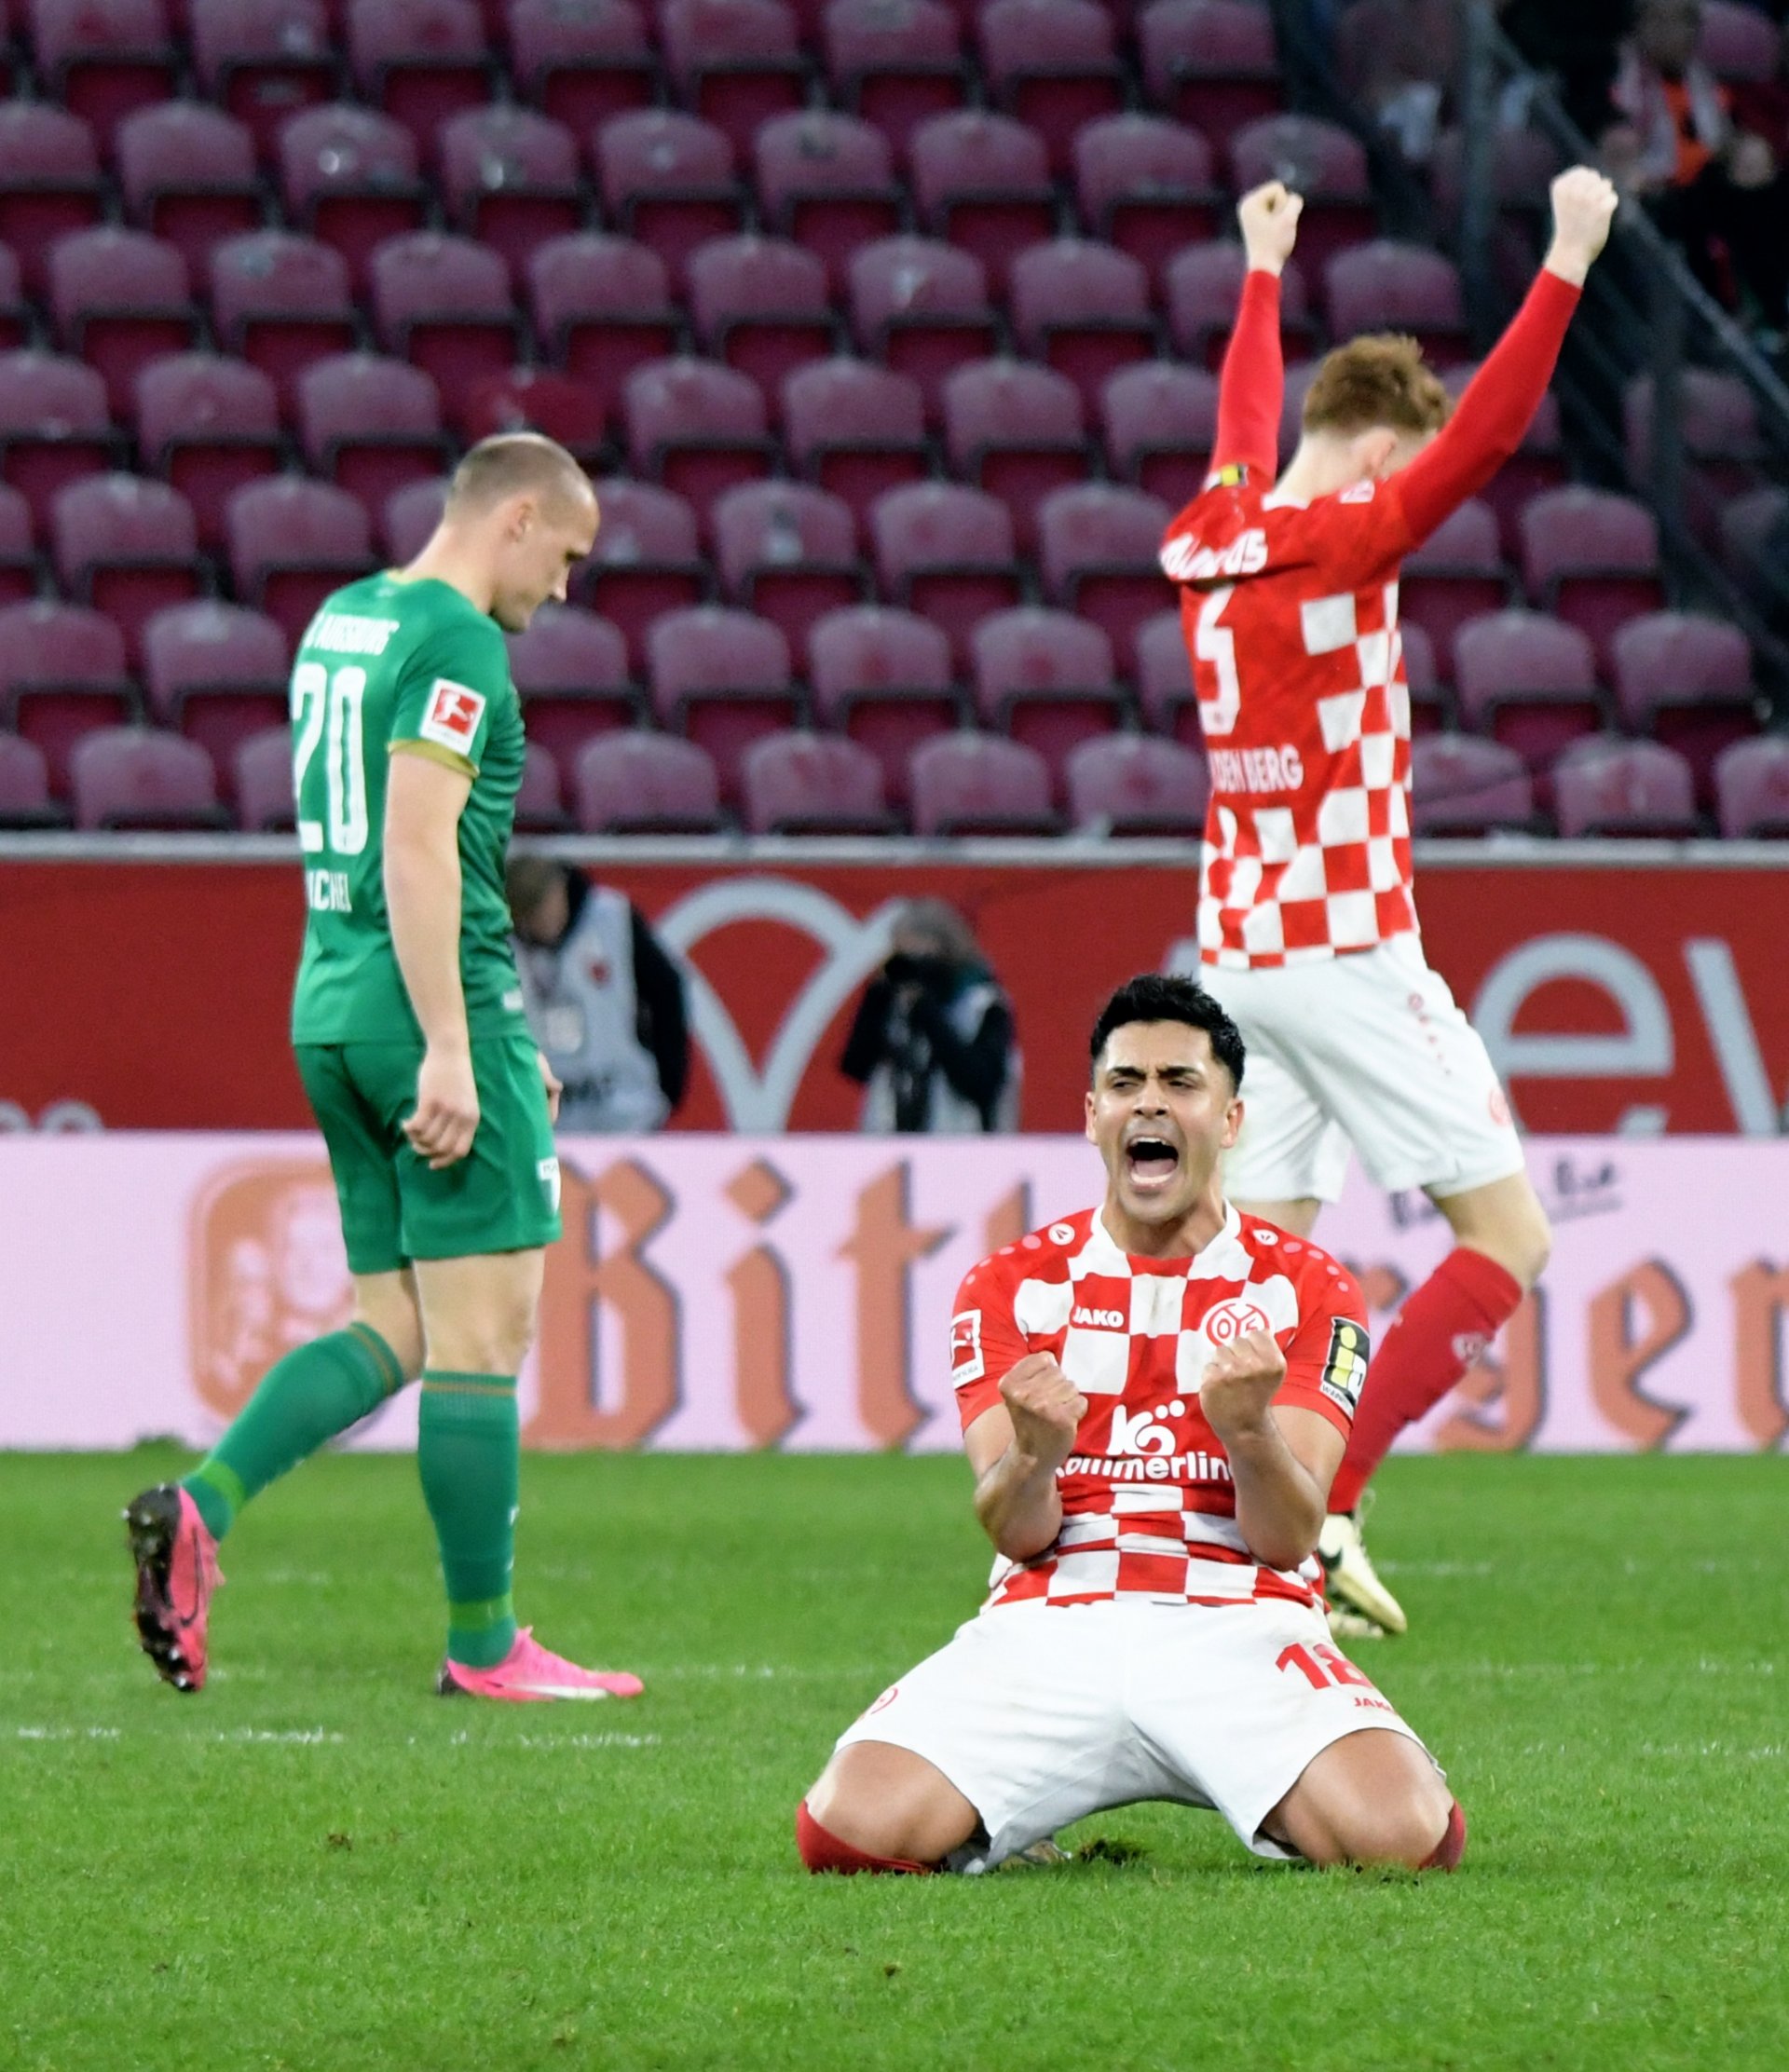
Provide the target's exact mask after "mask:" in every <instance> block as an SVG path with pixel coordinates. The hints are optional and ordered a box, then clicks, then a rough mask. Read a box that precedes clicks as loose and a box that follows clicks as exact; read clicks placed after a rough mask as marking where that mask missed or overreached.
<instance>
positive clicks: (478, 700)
mask: <svg viewBox="0 0 1789 2072" xmlns="http://www.w3.org/2000/svg"><path fill="white" fill-rule="evenodd" d="M484 716H485V694H484V692H483V691H480V690H471V689H469V688H467V686H466V685H464V684H457V683H454V682H453V681H451V679H449V678H448V677H446V676H438V677H436V679H435V684H434V688H433V689H432V690H430V693H429V704H428V708H427V710H426V711H425V712H424V713H423V716H422V725H421V727H420V729H418V732H419V734H420V736H421V738H422V739H423V740H424V741H432V742H433V743H435V745H436V746H437V747H438V748H451V749H452V750H453V751H454V753H455V754H456V755H457V756H470V755H471V752H472V743H473V742H474V741H476V740H477V738H478V728H479V722H480V721H481V720H482V719H483V718H484Z"/></svg>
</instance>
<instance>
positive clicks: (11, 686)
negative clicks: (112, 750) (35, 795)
mask: <svg viewBox="0 0 1789 2072" xmlns="http://www.w3.org/2000/svg"><path fill="white" fill-rule="evenodd" d="M139 711H140V706H139V702H138V697H137V688H136V686H135V684H134V683H132V682H131V680H130V676H129V675H127V674H126V671H125V656H124V635H123V634H121V633H120V632H119V631H118V629H117V627H116V626H115V625H114V624H113V623H112V621H111V620H109V619H108V618H106V616H105V615H104V613H103V612H98V611H93V610H90V609H89V607H87V606H85V605H58V604H52V603H50V602H49V600H48V599H47V598H41V597H38V598H33V599H32V600H31V601H30V602H29V603H28V604H21V605H7V606H6V607H4V608H3V609H0V727H9V728H11V729H14V730H15V731H16V732H18V733H20V734H23V735H24V736H25V738H26V739H27V740H28V741H32V742H34V743H36V745H37V746H38V747H39V748H40V749H42V751H43V753H44V757H45V759H46V761H47V762H48V766H49V777H50V784H51V788H52V789H53V790H54V791H56V792H57V793H58V794H59V795H60V794H61V793H63V792H65V791H66V789H67V786H68V758H69V752H70V751H71V749H72V748H73V747H74V745H75V743H76V742H77V741H78V740H79V739H80V737H81V736H82V735H83V734H85V733H90V732H91V731H92V730H93V729H95V728H96V727H112V726H124V725H128V724H129V723H130V721H132V720H134V719H135V718H137V716H138V715H139Z"/></svg>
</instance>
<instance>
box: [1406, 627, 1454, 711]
mask: <svg viewBox="0 0 1789 2072" xmlns="http://www.w3.org/2000/svg"><path fill="white" fill-rule="evenodd" d="M1398 645H1399V651H1400V659H1401V661H1402V662H1403V668H1404V685H1405V688H1407V689H1408V690H1409V692H1410V730H1411V733H1412V735H1413V736H1414V735H1416V734H1438V733H1440V732H1441V730H1442V729H1443V728H1445V727H1446V726H1447V725H1448V723H1449V721H1448V701H1447V692H1446V690H1445V688H1443V686H1442V684H1441V672H1440V670H1439V669H1438V668H1437V667H1436V664H1435V644H1434V642H1433V641H1432V640H1430V639H1429V637H1428V635H1427V634H1426V633H1425V632H1424V631H1423V629H1422V628H1421V627H1420V626H1419V625H1418V624H1417V623H1416V621H1415V620H1413V619H1405V620H1400V621H1399V626H1398Z"/></svg>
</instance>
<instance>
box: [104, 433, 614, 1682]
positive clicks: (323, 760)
mask: <svg viewBox="0 0 1789 2072" xmlns="http://www.w3.org/2000/svg"><path fill="white" fill-rule="evenodd" d="M596 523H597V511H596V498H595V494H594V491H593V490H592V488H591V485H590V483H589V481H588V479H587V478H586V476H585V475H584V472H583V470H581V469H580V467H579V465H578V463H577V461H576V460H575V459H573V457H571V455H570V454H568V453H567V451H566V450H565V449H564V447H562V446H557V445H555V444H553V442H552V441H551V440H548V439H543V438H540V437H539V435H538V434H535V433H532V432H520V433H512V434H507V435H505V436H503V437H500V438H497V439H487V440H485V442H484V443H482V444H479V445H476V446H474V447H473V448H472V450H471V452H470V453H469V454H468V455H467V456H466V457H465V458H464V460H462V461H461V462H460V464H459V467H458V469H457V470H456V472H455V474H454V477H453V480H452V481H451V482H450V483H449V484H448V488H447V499H446V507H445V510H444V514H443V517H442V521H441V525H440V526H439V528H438V529H437V530H436V532H435V533H434V535H433V537H432V538H430V541H429V542H428V544H427V545H426V546H425V547H424V548H423V550H422V552H421V553H420V554H419V555H418V556H417V559H416V560H415V561H414V562H412V563H411V564H410V566H408V567H406V568H403V569H396V570H387V571H385V572H384V573H383V574H378V575H373V576H369V577H367V578H366V579H364V580H363V581H361V582H357V583H351V584H349V585H348V588H346V589H345V590H338V591H336V592H335V594H334V595H333V596H331V597H329V598H328V599H326V600H325V602H324V604H323V606H322V607H321V610H320V611H319V612H318V613H317V616H316V617H315V618H314V619H313V620H311V622H310V625H309V626H308V628H307V630H306V633H305V637H304V639H303V640H302V641H301V642H300V644H299V648H298V659H297V663H296V666H295V667H294V671H293V678H292V713H293V755H294V788H295V791H296V797H297V819H298V846H299V849H300V850H301V852H303V856H304V864H305V891H306V899H307V907H308V914H307V923H306V932H305V949H304V959H303V961H302V963H301V964H300V966H299V972H298V985H297V991H296V994H295V997H294V1003H293V1031H292V1032H293V1041H294V1045H295V1046H296V1050H297V1058H298V1071H299V1076H300V1077H301V1078H302V1079H303V1081H304V1084H305V1092H306V1094H307V1096H308V1097H309V1099H310V1104H311V1107H312V1108H313V1109H314V1110H315V1111H316V1114H317V1121H318V1124H319V1125H320V1126H321V1130H322V1133H323V1138H324V1141H325V1143H326V1144H327V1146H328V1149H329V1163H330V1167H331V1170H332V1171H333V1173H334V1175H335V1190H336V1194H337V1196H338V1198H339V1200H340V1204H341V1211H342V1234H343V1237H344V1238H345V1240H346V1241H347V1247H348V1267H349V1270H350V1272H351V1273H352V1275H353V1277H354V1310H353V1315H352V1318H351V1320H350V1321H349V1322H348V1326H347V1328H346V1329H343V1330H339V1331H335V1332H332V1333H331V1334H330V1335H329V1336H327V1337H325V1338H320V1339H317V1340H315V1341H313V1342H312V1343H310V1344H308V1345H301V1346H299V1347H298V1348H297V1349H296V1350H295V1351H294V1352H291V1353H288V1354H287V1355H286V1356H285V1357H284V1358H283V1359H281V1360H280V1362H279V1363H278V1364H277V1365H276V1366H275V1367H274V1368H273V1369H272V1370H270V1371H269V1372H268V1374H267V1375H266V1378H265V1379H264V1380H263V1382H262V1384H261V1385H260V1387H259V1388H258V1389H257V1390H256V1392H255V1395H254V1397H253V1400H252V1401H251V1402H250V1404H249V1405H248V1407H247V1409H246V1410H244V1411H243V1412H242V1413H241V1415H240V1416H239V1418H238V1419H237V1420H236V1422H235V1423H234V1424H232V1425H231V1426H230V1428H229V1430H228V1431H227V1432H225V1435H224V1437H223V1438H221V1439H220V1440H219V1441H218V1443H217V1445H216V1446H215V1447H214V1448H213V1449H212V1452H211V1455H210V1457H209V1458H208V1459H207V1460H206V1461H205V1462H204V1463H203V1464H202V1465H200V1466H199V1467H198V1469H197V1470H196V1471H195V1472H194V1473H193V1474H191V1475H189V1476H187V1477H186V1478H185V1479H184V1481H182V1482H180V1483H178V1484H164V1485H163V1486H162V1487H160V1488H157V1489H149V1490H144V1491H143V1493H141V1494H140V1495H138V1496H137V1497H135V1498H134V1499H133V1500H132V1501H131V1503H130V1506H129V1508H128V1509H127V1510H126V1512H125V1519H126V1522H127V1525H128V1528H129V1532H130V1551H131V1557H132V1559H133V1561H135V1563H136V1571H137V1601H136V1616H137V1630H138V1633H139V1635H140V1637H141V1639H142V1642H143V1650H144V1652H145V1653H146V1654H147V1655H148V1656H149V1657H150V1659H151V1660H152V1661H153V1662H154V1663H155V1665H156V1667H157V1670H159V1671H160V1673H161V1675H162V1676H163V1678H164V1679H165V1680H166V1681H167V1682H168V1683H171V1684H172V1685H173V1686H174V1688H175V1689H176V1690H180V1691H197V1690H198V1689H199V1688H200V1687H201V1686H202V1685H203V1683H204V1682H205V1670H206V1658H207V1621H208V1615H209V1608H210V1602H211V1597H212V1590H213V1589H214V1588H215V1587H216V1585H217V1583H218V1581H219V1580H220V1578H219V1576H218V1573H217V1543H218V1541H219V1540H221V1539H222V1538H223V1537H224V1535H225V1533H227V1532H228V1531H229V1529H230V1526H231V1525H232V1524H233V1522H234V1521H235V1519H236V1515H237V1513H238V1512H239V1510H240V1509H241V1507H242V1506H243V1505H244V1504H246V1503H247V1502H248V1501H249V1499H250V1498H251V1497H252V1496H253V1495H254V1494H255V1493H256V1492H257V1491H259V1490H261V1489H264V1488H265V1487H266V1484H267V1483H269V1482H270V1481H272V1480H273V1479H274V1478H275V1477H276V1476H278V1475H283V1474H284V1473H285V1472H286V1470H287V1469H288V1468H291V1467H293V1466H295V1465H296V1464H297V1463H298V1462H299V1461H301V1460H303V1459H304V1458H305V1457H306V1455H307V1454H309V1453H312V1452H316V1450H317V1449H318V1448H319V1447H320V1446H321V1445H323V1444H324V1443H325V1441H326V1440H328V1439H331V1438H334V1437H335V1435H336V1434H337V1433H338V1432H341V1431H345V1430H346V1429H347V1428H348V1426H349V1425H350V1424H357V1423H358V1422H359V1421H360V1420H361V1419H362V1418H363V1417H365V1416H367V1415H368V1414H369V1413H370V1412H372V1411H375V1410H376V1409H377V1408H378V1406H379V1405H380V1404H381V1403H382V1402H384V1401H385V1399H386V1397H388V1396H390V1395H392V1394H394V1393H395V1392H396V1391H397V1390H398V1389H400V1388H402V1387H403V1385H404V1384H405V1383H406V1382H411V1381H414V1380H415V1379H416V1378H417V1375H418V1373H420V1375H421V1376H422V1403H421V1407H420V1411H419V1412H418V1420H417V1422H418V1433H419V1436H418V1439H417V1465H418V1467H419V1469H420V1471H421V1477H422V1489H423V1495H424V1497H425V1499H426V1500H427V1502H428V1506H429V1511H430V1517H431V1518H432V1519H433V1520H434V1525H435V1534H436V1537H437V1539H438V1541H439V1543H440V1547H441V1565H442V1574H443V1577H444V1582H445V1584H446V1588H447V1599H448V1603H447V1655H446V1659H445V1661H444V1663H443V1664H442V1668H441V1674H440V1678H439V1680H438V1683H437V1688H438V1689H439V1690H440V1691H441V1692H442V1694H443V1695H444V1696H447V1695H451V1694H465V1695H467V1696H470V1697H487V1698H506V1699H512V1700H513V1699H539V1698H602V1697H634V1696H635V1695H636V1694H637V1693H638V1691H639V1688H640V1683H639V1679H638V1678H637V1677H634V1676H627V1675H621V1674H608V1673H605V1672H602V1671H597V1670H585V1669H580V1668H579V1667H578V1666H577V1665H576V1664H575V1663H572V1662H567V1661H566V1660H564V1659H563V1658H562V1657H561V1656H556V1655H553V1654H550V1653H549V1652H548V1651H547V1650H546V1649H545V1648H543V1647H541V1646H540V1645H539V1643H538V1642H536V1641H535V1640H534V1638H533V1636H532V1635H531V1634H530V1632H529V1631H528V1629H526V1627H524V1628H520V1629H518V1628H517V1626H516V1623H515V1614H514V1610H513V1607H512V1602H511V1596H510V1576H511V1562H512V1551H513V1547H514V1539H515V1512H516V1492H517V1480H518V1472H517V1471H518V1429H517V1420H516V1405H515V1381H516V1370H517V1369H518V1368H519V1367H520V1365H521V1363H522V1356H523V1355H524V1353H525V1352H526V1350H527V1346H528V1342H529V1340H530V1339H531V1338H532V1336H533V1335H534V1320H535V1312H536V1308H537V1306H538V1304H539V1296H540V1286H541V1278H542V1274H543V1271H544V1266H545V1259H546V1254H545V1250H544V1247H546V1246H547V1245H549V1244H551V1243H552V1241H553V1239H554V1238H555V1237H557V1236H558V1234H559V1198H558V1197H559V1167H558V1162H557V1160H556V1159H555V1158H554V1156H553V1103H554V1102H555V1101H556V1098H557V1096H558V1091H559V1089H558V1085H557V1083H556V1082H555V1081H553V1077H552V1074H551V1072H550V1071H549V1070H548V1069H547V1066H546V1061H545V1059H544V1058H543V1057H542V1056H540V1054H539V1052H538V1051H537V1050H536V1048H535V1046H534V1043H533V1040H532V1038H531V1037H530V1036H529V1034H528V1027H527V1021H526V1016H525V1015H524V1013H523V1003H522V986H521V980H520V979H519V978H518V976H517V975H516V968H515V958H514V954H513V952H512V949H511V947H510V915H509V907H508V903H507V902H506V900H505V898H504V895H503V858H504V852H505V850H506V849H507V847H508V845H509V838H510V828H511V825H512V821H513V819H514V814H515V800H516V794H517V792H518V791H519V789H520V787H521V784H522V772H523V765H524V761H525V756H526V742H525V741H524V738H523V730H522V710H521V706H520V704H519V702H518V701H517V698H516V693H515V687H514V685H513V683H512V680H511V677H510V668H509V657H508V655H507V653H506V651H505V649H504V646H503V634H505V633H506V632H508V633H519V632H520V631H521V630H522V629H523V628H524V627H525V626H526V624H527V623H528V620H530V619H531V618H532V617H533V615H534V613H535V612H536V611H537V610H538V609H539V607H540V606H541V605H542V604H543V603H544V602H545V601H546V600H547V598H549V597H558V598H563V597H564V596H565V594H566V584H567V578H568V576H569V573H570V571H571V568H572V566H573V565H574V564H575V563H577V562H579V561H580V560H581V559H582V558H583V557H584V556H585V555H586V554H587V553H589V552H590V550H591V545H592V542H593V541H594V538H595V536H596ZM425 1356H426V1362H427V1364H426V1365H425Z"/></svg>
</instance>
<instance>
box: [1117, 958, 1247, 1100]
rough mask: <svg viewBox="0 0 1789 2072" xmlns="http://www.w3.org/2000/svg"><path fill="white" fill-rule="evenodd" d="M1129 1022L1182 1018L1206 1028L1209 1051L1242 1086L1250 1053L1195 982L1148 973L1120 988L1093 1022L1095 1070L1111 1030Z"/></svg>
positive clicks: (1193, 1026) (1232, 1081)
mask: <svg viewBox="0 0 1789 2072" xmlns="http://www.w3.org/2000/svg"><path fill="white" fill-rule="evenodd" d="M1129 1022H1184V1023H1185V1024H1186V1026H1187V1027H1188V1028H1189V1029H1204V1031H1205V1032H1206V1034H1207V1035H1208V1036H1209V1038H1210V1039H1211V1055H1212V1056H1213V1057H1215V1058H1216V1059H1217V1060H1218V1062H1219V1064H1221V1065H1222V1067H1223V1069H1224V1070H1225V1071H1227V1072H1228V1073H1229V1074H1230V1084H1232V1085H1233V1086H1236V1087H1240V1086H1241V1084H1242V1068H1243V1062H1244V1060H1245V1058H1246V1057H1247V1056H1248V1053H1247V1051H1246V1050H1245V1049H1244V1047H1243V1041H1242V1031H1241V1030H1240V1029H1238V1028H1237V1027H1236V1023H1235V1022H1233V1021H1232V1020H1231V1019H1230V1017H1229V1016H1228V1015H1226V1014H1225V1013H1224V1011H1223V1009H1222V1006H1221V1005H1220V1004H1219V1003H1218V1002H1216V1001H1215V1000H1213V999H1212V997H1211V995H1210V994H1209V993H1208V992H1207V991H1206V989H1205V988H1204V987H1203V986H1201V985H1198V984H1197V983H1196V982H1195V980H1193V979H1191V978H1178V977H1175V976H1174V975H1171V974H1170V973H1167V972H1144V973H1142V974H1141V975H1140V976H1139V977H1136V978H1131V979H1127V981H1126V982H1125V984H1124V985H1122V986H1120V987H1119V988H1118V990H1117V991H1116V992H1115V993H1113V996H1112V998H1111V999H1110V1000H1109V1001H1108V1002H1106V1004H1105V1005H1104V1006H1103V1007H1102V1008H1101V1009H1100V1010H1099V1020H1098V1021H1097V1022H1095V1023H1094V1025H1093V1036H1092V1039H1091V1041H1090V1042H1089V1043H1088V1045H1087V1055H1088V1058H1089V1061H1090V1064H1091V1068H1092V1070H1094V1071H1096V1072H1097V1071H1098V1070H1099V1054H1100V1052H1101V1051H1103V1050H1104V1049H1105V1047H1106V1043H1107V1039H1108V1038H1109V1037H1110V1036H1111V1034H1112V1032H1113V1029H1123V1028H1124V1027H1125V1026H1126V1025H1127V1023H1129Z"/></svg>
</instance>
